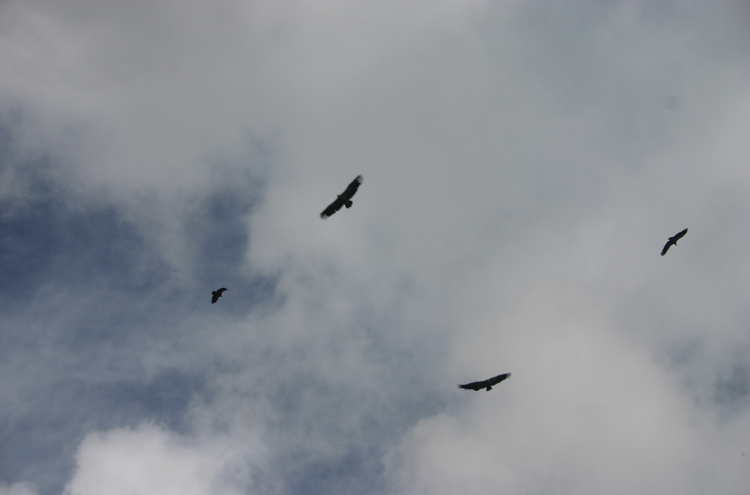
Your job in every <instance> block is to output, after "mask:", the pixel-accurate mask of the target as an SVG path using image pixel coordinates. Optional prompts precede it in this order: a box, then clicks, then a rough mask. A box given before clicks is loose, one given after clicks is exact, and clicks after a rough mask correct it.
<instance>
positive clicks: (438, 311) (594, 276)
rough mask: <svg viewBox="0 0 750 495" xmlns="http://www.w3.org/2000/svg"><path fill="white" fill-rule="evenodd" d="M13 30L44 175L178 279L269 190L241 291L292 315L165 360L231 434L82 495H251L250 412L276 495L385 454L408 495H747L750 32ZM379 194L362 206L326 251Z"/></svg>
mask: <svg viewBox="0 0 750 495" xmlns="http://www.w3.org/2000/svg"><path fill="white" fill-rule="evenodd" d="M2 8H3V9H4V10H3V14H4V15H3V16H2V19H4V20H3V21H0V22H1V23H2V24H1V25H2V26H3V29H2V31H0V72H2V73H3V74H8V77H7V78H3V79H2V80H0V102H1V103H2V104H3V105H4V106H13V105H16V106H17V107H19V108H22V109H23V112H21V117H20V121H21V124H19V126H18V127H17V128H16V129H15V131H16V132H17V133H18V136H20V138H19V141H18V143H20V144H18V148H19V149H20V150H22V151H23V153H26V154H27V155H28V156H31V157H34V156H45V154H47V155H49V156H53V157H54V158H55V162H56V163H60V164H62V165H61V168H62V171H58V174H59V175H57V176H56V178H57V179H58V180H59V181H60V182H61V183H65V184H66V186H67V187H69V188H70V189H72V190H74V191H77V192H78V193H80V195H81V197H85V198H92V197H93V198H97V201H101V202H105V203H107V202H109V203H112V204H115V205H117V206H118V208H122V209H123V211H124V213H123V215H124V217H125V218H127V219H129V220H132V221H133V222H134V223H136V224H137V225H138V226H139V227H140V228H141V231H142V232H143V233H144V236H145V237H146V239H147V241H148V242H151V243H153V244H154V245H157V246H159V249H160V250H162V252H163V253H165V257H166V258H167V259H169V260H170V262H172V263H173V265H174V266H175V267H177V268H178V270H182V271H183V272H190V270H192V269H193V267H192V265H193V264H194V263H195V260H196V259H198V257H197V256H196V255H195V252H196V250H197V249H198V248H197V247H196V246H195V245H194V244H191V242H193V239H192V238H191V232H190V229H189V228H188V227H189V224H187V223H185V217H186V216H188V213H186V212H190V211H192V210H190V208H191V207H193V206H192V205H191V201H193V199H194V198H196V197H201V196H200V195H201V194H204V193H206V191H208V190H211V188H220V187H222V185H224V184H226V183H230V182H233V183H234V184H235V185H236V184H237V183H238V180H237V176H238V175H232V174H231V173H228V174H226V175H221V174H222V173H223V171H225V170H226V169H227V168H233V169H234V170H237V169H239V170H242V171H247V173H248V175H249V176H252V177H255V178H260V179H262V187H263V188H262V192H261V194H260V197H261V199H262V202H261V204H259V206H258V208H257V209H255V210H253V211H252V213H251V215H250V216H249V218H248V219H247V226H248V229H249V232H250V243H249V249H248V252H247V263H246V266H245V267H244V269H245V270H247V272H249V273H253V274H254V273H264V274H270V275H272V276H273V277H278V279H279V286H278V290H279V300H282V302H279V304H278V306H273V307H271V308H262V309H259V310H258V312H257V313H254V314H251V315H250V316H249V317H248V318H247V320H242V321H231V322H229V321H228V320H226V319H221V318H222V317H219V316H216V314H218V310H220V309H221V306H220V305H217V306H216V307H212V309H216V308H218V310H217V312H216V314H214V313H212V314H211V316H205V315H201V316H192V317H191V319H190V321H189V322H188V323H186V324H185V326H184V328H180V329H172V333H170V334H169V335H170V336H174V335H179V339H180V343H179V345H177V344H175V343H174V342H173V341H172V340H171V339H166V338H165V340H162V341H160V342H159V343H158V345H154V346H149V348H148V349H143V358H142V359H143V363H147V364H146V365H144V366H149V364H148V363H151V364H150V365H151V366H154V367H159V366H162V363H163V362H164V361H165V359H164V356H165V355H168V356H169V357H170V360H169V362H178V363H181V365H182V366H184V368H185V369H191V366H192V367H193V368H194V369H200V370H201V371H203V370H205V369H206V368H209V369H210V371H209V372H208V374H209V376H208V378H207V382H208V383H209V385H208V386H207V388H208V390H209V393H207V396H210V397H209V398H205V397H201V399H202V400H205V404H204V405H203V406H202V409H201V414H203V415H205V418H207V419H206V423H208V424H214V422H215V423H217V424H222V425H225V427H226V428H227V429H229V430H230V433H225V432H224V433H221V434H219V433H216V431H220V430H221V428H215V429H214V430H212V429H211V428H206V431H207V432H211V431H213V432H214V433H204V434H203V435H204V436H199V437H195V438H194V437H191V436H189V435H186V436H182V435H177V434H175V433H172V432H169V431H167V430H165V429H163V428H159V427H156V426H153V425H143V426H140V427H138V428H135V429H118V430H112V431H108V432H100V433H95V434H90V435H89V436H87V438H86V439H85V440H84V442H83V444H82V445H81V447H80V450H79V451H78V457H77V461H78V467H77V470H76V472H75V473H74V475H73V478H72V479H71V481H70V482H69V483H68V485H67V487H68V488H67V489H68V491H69V493H70V494H71V495H79V494H80V495H87V494H89V493H91V494H93V493H97V494H98V493H105V494H106V493H113V494H114V493H132V492H135V493H157V492H158V493H167V494H168V493H171V492H172V491H174V492H175V493H177V492H178V491H179V492H180V493H188V494H189V493H196V494H198V493H214V492H218V491H221V490H223V493H227V492H229V493H232V492H233V491H235V492H238V493H239V492H241V491H243V490H244V488H243V485H244V484H246V483H249V481H248V480H249V479H250V478H249V475H248V474H247V472H246V471H243V469H245V468H246V466H245V465H244V464H243V463H244V462H246V457H245V456H246V455H248V453H247V450H246V449H245V448H244V447H240V446H238V445H236V444H234V443H232V442H231V441H229V440H228V439H227V438H228V437H231V432H234V431H235V430H236V429H241V428H242V427H241V425H242V418H244V417H246V416H247V415H248V413H249V412H252V416H253V417H254V418H256V420H257V421H259V422H261V423H263V425H264V427H266V430H264V431H265V432H266V433H267V434H268V438H269V445H268V447H267V448H268V452H267V459H268V461H267V462H268V470H267V472H266V474H267V475H268V476H270V477H271V479H274V480H278V482H279V483H280V486H281V485H283V486H287V485H284V482H288V483H289V484H290V485H291V484H293V483H291V482H289V481H288V480H289V479H291V478H294V479H296V478H295V477H304V476H305V475H300V474H299V473H300V472H302V473H304V472H306V471H305V466H307V465H312V466H318V465H319V464H320V463H322V464H324V465H329V464H332V463H334V462H335V461H336V460H340V459H341V458H346V456H347V455H351V453H350V452H351V451H352V450H356V449H357V448H361V449H362V450H367V449H368V448H370V449H371V450H370V451H369V452H374V453H371V456H372V457H373V459H371V461H372V463H374V464H377V463H379V462H380V458H379V457H378V456H380V455H381V454H382V453H383V452H384V451H388V450H392V452H391V454H390V455H389V456H388V462H389V464H388V466H389V471H388V476H389V477H390V478H389V479H390V480H391V481H392V482H393V483H394V485H393V487H394V489H397V490H401V491H403V492H405V493H415V492H416V493H421V492H425V493H428V492H429V493H442V492H445V493H448V492H451V493H453V492H456V491H461V492H466V493H487V492H490V491H498V490H503V489H505V490H507V491H513V492H517V493H535V492H544V491H551V492H561V493H603V492H606V493H633V492H636V491H637V492H645V493H671V492H675V493H678V492H679V493H686V494H690V493H702V491H706V490H704V488H706V487H708V488H707V490H708V491H711V492H716V493H740V490H741V488H742V486H743V484H742V482H743V475H742V471H741V470H740V466H741V465H740V464H736V463H735V464H731V463H732V462H734V460H736V459H734V457H736V455H735V454H737V455H738V453H739V451H740V450H743V449H739V447H740V445H739V444H738V441H737V440H736V438H739V437H741V434H742V433H746V432H747V430H746V427H744V426H742V425H743V424H744V423H742V421H741V420H743V419H746V418H747V415H748V409H747V406H746V405H744V406H742V405H740V406H735V407H733V408H732V409H733V414H735V416H733V417H732V418H731V419H729V420H726V421H725V422H723V423H722V421H719V420H718V419H717V418H719V417H720V416H721V415H722V411H723V410H724V409H722V407H724V406H721V405H718V404H716V401H714V400H712V398H711V397H712V394H713V393H714V392H715V389H716V386H717V385H716V384H717V381H718V380H719V377H721V376H725V375H727V374H728V373H729V371H728V370H730V369H732V367H738V368H740V369H743V370H747V369H748V368H749V367H750V364H749V363H748V362H747V360H744V361H743V360H742V359H740V358H737V357H736V356H735V355H734V354H733V353H735V352H737V349H743V348H745V347H747V346H748V345H750V343H749V342H748V340H747V331H746V322H747V318H748V312H747V309H746V301H747V295H748V294H750V292H749V290H750V285H748V283H747V282H746V280H747V275H748V273H750V272H749V271H748V267H750V263H749V262H748V255H747V253H746V249H744V248H743V246H746V245H747V242H746V241H747V239H746V237H747V236H746V234H745V229H743V228H742V226H743V225H744V224H746V223H747V218H748V213H750V210H749V209H748V207H749V206H750V203H748V200H747V199H746V198H748V197H750V194H748V193H750V191H748V185H747V179H748V170H749V169H748V167H747V166H746V164H747V162H748V159H750V148H748V145H747V139H746V135H747V132H746V131H747V130H748V129H747V128H748V126H747V118H746V115H747V114H748V110H750V108H749V103H748V102H750V92H748V90H747V86H746V81H747V75H748V69H749V67H748V65H747V53H748V52H747V50H748V48H747V46H748V45H747V44H746V43H745V42H746V41H747V38H746V34H745V33H744V31H743V28H744V25H743V21H742V18H740V17H737V16H735V14H736V11H735V8H736V7H733V6H722V5H711V6H707V5H704V4H693V5H691V6H683V5H682V4H676V3H675V4H660V5H658V6H652V5H650V4H646V3H634V2H624V3H617V4H588V3H583V2H582V3H580V4H576V5H571V4H565V5H556V6H549V5H544V4H538V5H527V4H519V3H495V2H452V1H451V2H441V3H437V4H436V3H426V2H386V3H384V2H378V3H362V2H358V3H352V2H344V1H341V2H333V1H326V2H302V3H300V2H296V3H295V2H251V3H246V2H229V1H227V2H220V3H219V4H211V5H210V6H209V5H208V4H203V3H199V2H193V3H185V2H165V3H161V4H159V5H158V6H154V5H152V4H150V3H145V2H144V3H138V2H127V3H123V2H90V1H77V2H68V3H65V4H61V3H59V2H43V1H36V2H20V1H17V2H8V3H6V4H4V5H3V7H2ZM665 101H670V102H671V103H670V104H669V105H666V104H665ZM675 102H676V103H675ZM360 173H361V174H363V175H364V177H365V181H364V184H363V186H362V188H361V189H360V192H359V193H358V194H357V196H355V198H354V203H355V206H354V208H353V209H351V210H344V211H342V212H339V213H338V214H336V216H334V217H333V218H331V219H329V220H328V221H326V222H322V221H320V220H319V219H318V218H317V215H318V213H319V212H320V211H321V210H322V209H323V207H325V205H326V204H328V202H330V201H331V200H332V199H333V198H334V197H335V194H337V193H339V192H340V191H341V190H343V188H344V187H345V186H346V184H347V183H348V182H349V181H350V180H352V179H353V178H354V177H355V176H356V175H357V174H360ZM239 175H241V174H239ZM217 177H219V178H217ZM248 182H249V181H248ZM9 190H10V189H9ZM6 193H7V194H10V192H6ZM248 194H250V193H248ZM82 201H83V200H82ZM684 227H689V228H690V232H689V234H688V236H687V237H686V238H685V239H684V240H683V241H681V242H680V245H679V247H677V248H674V249H673V251H670V253H669V255H668V256H667V257H665V258H661V257H659V255H658V254H659V250H660V249H661V246H662V245H663V243H664V242H665V241H666V238H667V236H669V235H672V234H674V233H675V232H677V231H678V230H681V229H682V228H684ZM220 242H222V240H221V239H217V243H220ZM235 294H237V295H235ZM238 296H239V294H238V293H237V291H235V290H234V289H233V288H230V291H229V292H228V296H227V297H238ZM275 302H278V300H277V301H275ZM222 303H224V301H222ZM743 346H745V347H743ZM686 348H690V349H696V350H694V351H693V352H694V354H692V355H690V356H687V357H685V356H683V355H685V354H688V353H686V352H685V349H686ZM676 355H680V356H682V358H681V359H682V360H681V359H678V358H675V356H676ZM665 356H666V357H665ZM214 361H215V363H219V364H214V365H212V364H211V363H213V362H214ZM198 363H200V366H204V368H200V366H199V364H198ZM207 363H208V364H207ZM139 364H141V365H143V364H142V363H139ZM505 371H510V372H513V377H512V378H511V380H509V381H508V382H506V383H504V384H502V386H500V387H498V388H497V389H495V390H493V391H492V392H491V393H490V394H486V393H484V392H482V393H480V394H471V393H468V392H463V391H457V390H455V384H456V383H458V382H460V381H464V380H466V381H470V380H474V379H479V378H483V377H487V376H492V375H494V374H497V373H500V372H505ZM397 372H398V373H397ZM739 388H741V387H739ZM733 393H736V394H739V395H741V393H742V391H741V390H739V392H737V391H735V392H733ZM420 394H422V395H420ZM413 397H417V398H418V399H419V400H422V399H423V400H424V401H425V402H427V401H428V400H430V399H434V401H435V403H436V404H438V406H430V407H433V409H430V407H428V406H425V405H424V404H415V403H413V402H409V400H410V398H413ZM741 399H742V398H741V397H740V399H737V400H740V401H741ZM196 400H198V399H196ZM414 400H417V399H414ZM420 407H424V409H420ZM400 408H412V409H413V410H414V411H418V412H415V413H414V414H413V415H409V414H402V413H401V412H400ZM435 409H439V410H440V412H439V413H438V414H437V415H435V416H434V417H428V418H422V419H421V421H419V422H418V423H417V424H416V425H414V422H415V421H417V420H418V419H419V418H421V417H422V416H423V415H425V414H431V412H434V410H435ZM424 411H427V412H424ZM393 417H395V418H397V419H392V418H393ZM745 423H748V422H745ZM227 425H228V426H227ZM214 435H215V436H214ZM744 450H746V451H748V452H750V447H746V448H744ZM300 452H302V453H300ZM295 456H296V457H295ZM706 457H709V459H708V460H707V459H706ZM290 458H292V459H293V461H290V460H289V459H290ZM342 462H343V461H342ZM305 463H307V464H305ZM316 463H318V464H316ZM238 466H240V467H238ZM243 466H244V467H243ZM235 469H238V471H237V472H239V473H240V476H239V477H238V478H235V477H234V476H235V474H233V473H235V471H234V470H235ZM311 469H312V468H311ZM269 473H270V474H269ZM716 473H721V476H719V475H717V474H716ZM315 476H320V477H322V476H323V475H322V474H319V473H317V474H315V475H309V478H310V480H311V481H309V483H311V484H314V483H315V481H319V478H315ZM342 477H343V475H342ZM321 485H322V483H321ZM370 488H371V487H370ZM279 490H281V488H279ZM290 490H291V489H290ZM364 490H365V491H366V490H367V489H364ZM372 490H373V491H374V490H376V489H374V488H373V489H372ZM14 495H15V494H14Z"/></svg>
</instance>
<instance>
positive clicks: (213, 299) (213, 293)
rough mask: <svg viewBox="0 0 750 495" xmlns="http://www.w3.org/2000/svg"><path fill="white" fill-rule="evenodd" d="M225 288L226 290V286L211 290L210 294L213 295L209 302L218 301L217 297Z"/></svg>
mask: <svg viewBox="0 0 750 495" xmlns="http://www.w3.org/2000/svg"><path fill="white" fill-rule="evenodd" d="M225 290H227V289H226V287H222V288H221V289H219V290H215V291H213V292H211V296H213V297H211V304H214V303H215V302H216V301H218V300H219V298H220V297H221V294H222V293H223V292H224V291H225Z"/></svg>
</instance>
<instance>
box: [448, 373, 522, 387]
mask: <svg viewBox="0 0 750 495" xmlns="http://www.w3.org/2000/svg"><path fill="white" fill-rule="evenodd" d="M508 377H510V373H503V374H502V375H497V376H493V377H492V378H489V379H487V380H484V381H481V382H472V383H467V384H464V385H459V386H458V388H465V389H466V390H474V391H475V392H476V391H479V390H482V389H485V390H486V391H487V392H489V391H490V390H492V386H493V385H497V384H498V383H500V382H501V381H503V380H505V379H506V378H508Z"/></svg>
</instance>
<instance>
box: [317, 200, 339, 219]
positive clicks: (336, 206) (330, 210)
mask: <svg viewBox="0 0 750 495" xmlns="http://www.w3.org/2000/svg"><path fill="white" fill-rule="evenodd" d="M342 206H344V200H343V199H341V198H339V197H337V198H336V200H335V201H334V202H333V203H331V204H330V205H328V207H326V209H325V210H323V211H322V212H321V213H320V218H322V219H323V220H325V219H326V218H328V217H330V216H331V215H333V214H334V213H336V212H337V211H339V210H340V209H341V207H342Z"/></svg>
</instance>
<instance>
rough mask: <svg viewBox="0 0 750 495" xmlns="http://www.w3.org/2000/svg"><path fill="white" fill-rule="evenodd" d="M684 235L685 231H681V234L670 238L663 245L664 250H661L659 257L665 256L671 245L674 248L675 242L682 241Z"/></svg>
mask: <svg viewBox="0 0 750 495" xmlns="http://www.w3.org/2000/svg"><path fill="white" fill-rule="evenodd" d="M685 234H687V229H685V230H683V231H682V232H678V233H676V234H675V235H673V236H672V237H670V238H669V240H668V241H667V243H666V244H664V249H662V250H661V255H662V256H664V255H665V254H667V251H669V248H671V247H672V244H674V245H675V246H676V245H677V241H679V240H680V239H682V238H683V237H684V236H685Z"/></svg>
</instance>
